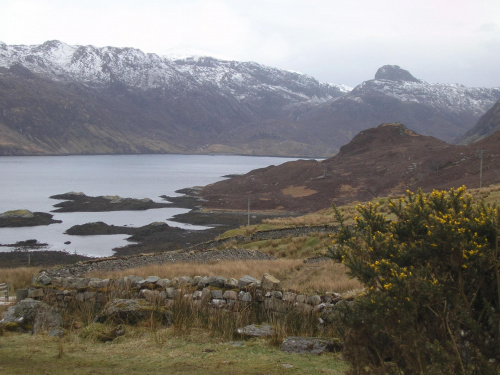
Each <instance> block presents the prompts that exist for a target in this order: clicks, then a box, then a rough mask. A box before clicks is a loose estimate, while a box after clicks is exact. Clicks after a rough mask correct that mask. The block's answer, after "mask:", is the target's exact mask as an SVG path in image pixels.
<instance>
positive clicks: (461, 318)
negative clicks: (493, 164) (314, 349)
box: [331, 187, 500, 375]
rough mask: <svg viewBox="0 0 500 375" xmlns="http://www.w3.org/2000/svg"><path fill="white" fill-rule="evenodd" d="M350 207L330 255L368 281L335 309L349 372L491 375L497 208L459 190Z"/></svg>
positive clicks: (496, 360)
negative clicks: (385, 209)
mask: <svg viewBox="0 0 500 375" xmlns="http://www.w3.org/2000/svg"><path fill="white" fill-rule="evenodd" d="M389 208H390V211H391V212H392V213H393V214H394V215H395V216H396V218H397V219H396V220H394V221H390V220H387V218H386V217H385V216H384V215H383V214H381V213H380V212H379V210H378V205H376V204H370V203H369V204H367V205H360V206H358V207H357V211H358V215H357V216H355V218H354V225H352V226H347V225H345V223H344V221H343V218H342V215H341V214H340V212H339V211H338V210H336V208H334V209H335V211H336V216H337V220H338V221H339V223H340V227H339V232H338V234H337V235H336V238H335V241H334V242H335V245H334V247H333V249H332V251H331V252H332V256H333V257H334V258H336V259H337V260H340V261H342V262H343V263H344V264H345V265H346V266H347V267H348V269H349V272H350V275H351V276H352V277H356V278H358V279H359V280H360V281H361V282H362V283H363V284H364V285H365V287H366V290H365V293H364V294H363V295H362V296H360V297H359V298H358V299H357V300H355V302H354V303H351V304H343V306H342V307H341V308H339V309H338V311H339V314H338V319H339V320H340V327H341V334H342V336H343V339H344V345H345V353H344V354H345V356H346V358H347V359H348V361H349V362H350V364H351V372H352V373H358V374H362V373H391V372H392V371H396V370H397V371H399V372H398V373H400V372H401V371H402V372H403V373H404V374H406V375H407V374H497V371H498V369H499V364H500V329H499V324H500V315H499V313H500V274H499V268H498V267H499V254H498V242H497V241H498V240H497V239H498V227H499V224H500V216H499V212H498V210H497V208H496V207H495V206H490V205H486V204H484V203H482V202H478V203H477V202H474V201H473V198H472V196H471V195H469V194H468V193H467V192H466V189H465V188H464V187H462V188H459V189H451V190H449V191H433V192H432V193H430V194H424V193H423V192H422V191H418V192H417V193H413V192H409V191H407V195H406V197H404V198H400V199H399V201H397V202H394V201H390V202H389Z"/></svg>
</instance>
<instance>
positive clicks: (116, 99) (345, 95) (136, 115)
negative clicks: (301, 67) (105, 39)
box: [0, 41, 500, 157]
mask: <svg viewBox="0 0 500 375" xmlns="http://www.w3.org/2000/svg"><path fill="white" fill-rule="evenodd" d="M498 99H500V90H499V89H481V88H466V87H464V86H460V85H440V84H428V83H425V82H423V81H421V80H418V79H416V78H414V77H413V76H412V75H411V74H410V73H409V72H407V71H405V70H403V69H401V68H399V67H397V66H393V65H387V66H385V67H382V68H381V69H380V70H379V71H378V72H377V74H376V76H375V79H374V80H371V81H367V82H364V83H363V84H361V85H359V86H357V87H356V88H355V89H354V90H352V91H350V88H347V87H345V86H342V85H334V84H327V83H320V82H318V81H317V80H315V79H314V78H312V77H308V76H306V75H302V74H298V73H293V72H288V71H284V70H280V69H275V68H271V67H267V66H263V65H260V64H257V63H252V62H237V61H223V60H218V59H215V58H211V57H191V58H184V59H171V58H168V57H162V56H158V55H156V54H146V53H143V52H141V51H139V50H137V49H133V48H114V47H104V48H96V47H93V46H70V45H67V44H64V43H62V42H59V41H48V42H46V43H43V44H41V45H34V46H23V45H20V46H9V45H6V44H4V43H1V42H0V155H19V154H71V153H92V154H93V153H164V152H178V153H232V154H235V153H239V154H248V155H281V156H323V157H328V156H331V155H333V154H334V153H336V152H338V150H339V148H340V147H341V146H342V145H343V144H345V143H347V142H348V141H350V140H351V138H352V137H353V136H354V135H355V134H357V133H358V132H359V131H361V130H363V129H366V128H368V127H370V126H372V124H374V123H384V122H394V121H400V122H405V124H407V126H408V127H409V128H411V129H413V130H415V131H418V132H420V133H422V134H427V135H434V136H437V137H439V138H441V139H444V140H450V139H452V138H455V137H456V136H458V135H460V134H463V133H464V132H465V131H466V130H468V129H470V128H471V127H472V126H473V125H474V124H475V123H476V121H477V120H478V118H479V117H480V116H481V115H482V114H483V113H484V112H486V110H487V109H489V108H490V107H491V106H492V105H493V103H494V102H495V101H496V100H498Z"/></svg>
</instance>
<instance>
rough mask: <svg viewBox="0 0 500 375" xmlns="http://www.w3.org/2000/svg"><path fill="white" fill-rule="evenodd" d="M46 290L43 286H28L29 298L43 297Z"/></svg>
mask: <svg viewBox="0 0 500 375" xmlns="http://www.w3.org/2000/svg"><path fill="white" fill-rule="evenodd" d="M43 296H44V290H43V289H42V288H28V298H42V297H43Z"/></svg>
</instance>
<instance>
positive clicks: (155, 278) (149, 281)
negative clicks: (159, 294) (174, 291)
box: [144, 276, 160, 284]
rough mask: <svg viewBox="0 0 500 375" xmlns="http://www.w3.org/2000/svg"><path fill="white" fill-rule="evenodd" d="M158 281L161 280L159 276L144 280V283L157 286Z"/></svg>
mask: <svg viewBox="0 0 500 375" xmlns="http://www.w3.org/2000/svg"><path fill="white" fill-rule="evenodd" d="M158 280H160V278H159V277H158V276H148V277H146V278H145V279H144V283H152V284H156V282H157V281H158Z"/></svg>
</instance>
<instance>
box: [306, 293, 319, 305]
mask: <svg viewBox="0 0 500 375" xmlns="http://www.w3.org/2000/svg"><path fill="white" fill-rule="evenodd" d="M307 303H308V304H309V305H312V306H316V305H319V304H320V303H321V297H320V296H318V295H317V294H316V295H313V296H309V297H307Z"/></svg>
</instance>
